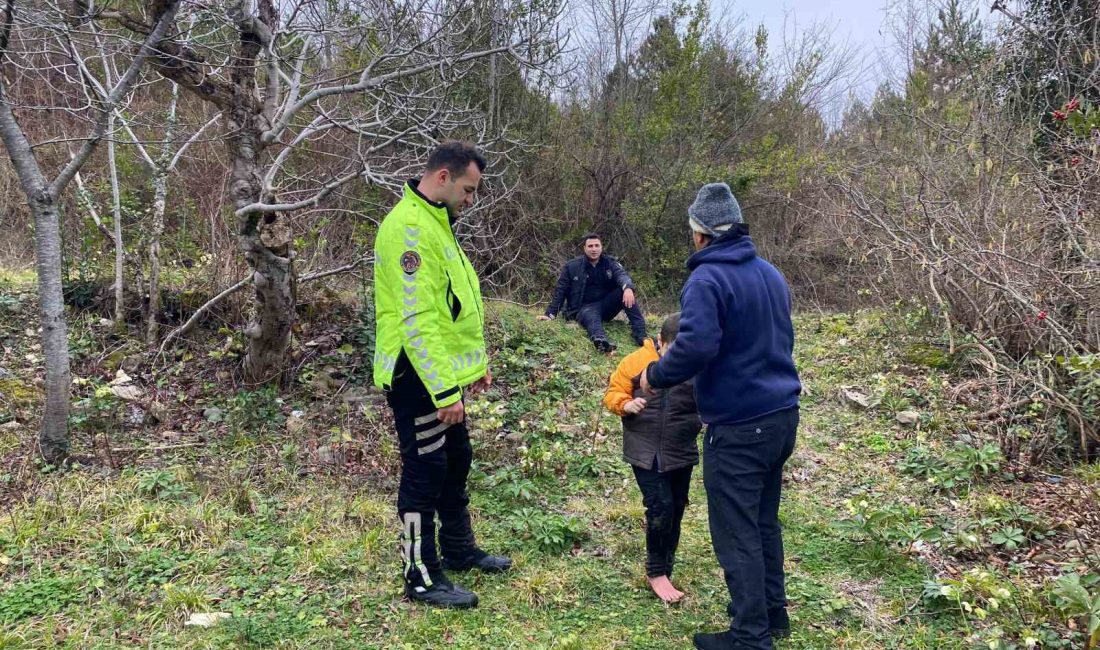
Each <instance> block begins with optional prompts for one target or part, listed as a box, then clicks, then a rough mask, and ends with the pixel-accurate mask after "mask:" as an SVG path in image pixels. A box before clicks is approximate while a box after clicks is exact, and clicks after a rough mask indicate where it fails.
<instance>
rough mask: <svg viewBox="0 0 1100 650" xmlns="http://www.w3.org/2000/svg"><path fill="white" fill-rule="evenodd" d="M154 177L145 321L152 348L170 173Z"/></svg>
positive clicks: (157, 332)
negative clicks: (147, 299)
mask: <svg viewBox="0 0 1100 650" xmlns="http://www.w3.org/2000/svg"><path fill="white" fill-rule="evenodd" d="M154 174H155V176H154V177H153V223H152V224H151V226H150V228H149V251H148V256H149V306H148V308H147V309H148V314H147V315H146V320H145V342H146V344H148V345H150V346H152V345H156V344H157V339H158V338H159V337H160V321H158V320H157V318H158V317H159V316H160V238H161V236H162V235H163V234H164V211H165V208H166V207H167V205H168V172H167V171H166V170H165V169H164V168H163V167H159V166H158V168H157V170H156V171H155V172H154Z"/></svg>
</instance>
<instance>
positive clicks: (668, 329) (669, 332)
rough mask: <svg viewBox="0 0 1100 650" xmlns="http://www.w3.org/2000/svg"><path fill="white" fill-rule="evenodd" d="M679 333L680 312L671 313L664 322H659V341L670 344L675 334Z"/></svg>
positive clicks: (674, 338)
mask: <svg viewBox="0 0 1100 650" xmlns="http://www.w3.org/2000/svg"><path fill="white" fill-rule="evenodd" d="M679 333H680V312H676V313H675V314H672V315H671V316H669V317H668V318H666V319H665V322H664V323H662V324H661V342H662V343H664V344H665V345H671V344H672V342H673V341H675V340H676V335H677V334H679Z"/></svg>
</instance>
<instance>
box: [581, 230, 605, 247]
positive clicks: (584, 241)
mask: <svg viewBox="0 0 1100 650" xmlns="http://www.w3.org/2000/svg"><path fill="white" fill-rule="evenodd" d="M589 239H598V240H600V243H601V244H602V243H603V238H601V237H600V235H599V233H595V232H590V233H588V234H587V235H585V236H584V238H583V239H581V246H587V245H588V240H589Z"/></svg>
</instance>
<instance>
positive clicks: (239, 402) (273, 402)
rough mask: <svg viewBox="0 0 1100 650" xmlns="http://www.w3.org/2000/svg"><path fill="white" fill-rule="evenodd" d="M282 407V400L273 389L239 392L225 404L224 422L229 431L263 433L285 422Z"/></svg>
mask: <svg viewBox="0 0 1100 650" xmlns="http://www.w3.org/2000/svg"><path fill="white" fill-rule="evenodd" d="M282 406H283V400H282V398H280V397H279V395H278V392H277V390H276V389H275V388H273V387H270V386H266V387H264V388H260V389H258V390H253V391H241V392H239V393H237V394H236V395H234V396H233V397H231V398H229V400H228V401H227V402H226V412H227V413H228V417H227V418H226V421H227V422H228V423H229V428H230V430H232V431H234V432H237V433H242V434H249V433H254V434H259V433H263V432H265V431H267V430H268V429H269V428H270V427H278V426H280V425H282V424H283V422H285V421H286V416H284V415H283V413H282Z"/></svg>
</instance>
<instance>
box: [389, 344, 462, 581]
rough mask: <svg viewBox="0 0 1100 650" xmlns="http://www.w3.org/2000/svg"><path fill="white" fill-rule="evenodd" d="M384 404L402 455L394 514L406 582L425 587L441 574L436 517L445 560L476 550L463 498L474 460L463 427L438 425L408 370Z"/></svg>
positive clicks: (425, 395) (421, 387) (397, 379)
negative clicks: (387, 404) (387, 403)
mask: <svg viewBox="0 0 1100 650" xmlns="http://www.w3.org/2000/svg"><path fill="white" fill-rule="evenodd" d="M399 365H400V364H399ZM386 400H387V401H388V402H389V404H390V408H392V409H393V415H394V423H395V425H396V429H397V438H398V442H399V445H400V450H401V483H400V486H399V487H398V491H397V514H398V517H399V518H400V519H401V527H402V530H401V555H402V559H403V560H404V565H405V566H404V574H405V580H406V581H408V582H409V583H410V584H411V585H414V586H424V587H430V586H431V583H433V582H434V581H435V580H436V579H438V577H439V576H441V575H442V567H441V562H440V558H439V554H438V553H437V552H436V544H435V537H436V536H435V515H436V513H437V512H438V513H439V523H440V529H439V547H440V548H439V550H440V551H441V552H442V554H443V556H444V557H447V558H450V559H455V560H458V561H462V560H465V559H466V557H467V556H468V555H469V554H470V553H471V552H472V551H473V550H474V548H475V545H474V532H473V529H472V527H471V526H470V511H469V508H468V506H469V504H470V499H469V496H468V495H467V493H466V479H467V477H468V476H469V473H470V463H471V461H472V459H473V450H472V448H471V447H470V435H469V432H468V431H467V430H466V423H465V422H460V423H459V424H452V425H449V426H448V425H446V424H444V423H442V422H440V421H439V419H438V418H437V417H436V412H437V409H436V407H435V406H434V405H433V404H432V400H431V397H430V396H429V395H428V392H427V390H426V389H425V388H424V385H423V384H422V383H421V382H420V379H419V378H418V377H417V376H416V372H415V371H414V370H413V369H412V368H411V367H408V366H407V367H406V368H404V369H403V371H402V372H401V375H400V376H396V373H395V377H394V385H393V387H392V389H391V390H389V391H388V392H387V393H386Z"/></svg>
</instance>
